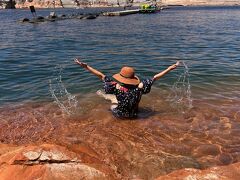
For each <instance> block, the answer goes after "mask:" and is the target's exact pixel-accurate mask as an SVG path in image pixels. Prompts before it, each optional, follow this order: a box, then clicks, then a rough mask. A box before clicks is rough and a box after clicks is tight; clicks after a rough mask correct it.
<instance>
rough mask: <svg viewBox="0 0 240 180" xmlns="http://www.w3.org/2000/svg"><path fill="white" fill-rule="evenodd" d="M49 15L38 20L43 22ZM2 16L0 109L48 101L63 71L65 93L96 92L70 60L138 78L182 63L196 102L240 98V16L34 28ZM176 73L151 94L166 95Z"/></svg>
mask: <svg viewBox="0 0 240 180" xmlns="http://www.w3.org/2000/svg"><path fill="white" fill-rule="evenodd" d="M101 10H102V9H101ZM101 10H100V9H95V10H88V11H94V12H100V11H101ZM50 11H51V10H37V14H38V15H41V16H46V15H48V14H49V12H50ZM55 11H56V13H57V14H70V13H77V12H83V10H71V9H59V10H58V9H57V10H55ZM0 16H1V19H0V28H1V37H0V41H1V45H0V48H1V49H0V62H1V67H0V94H1V98H0V104H4V103H9V102H11V103H12V102H13V103H14V102H19V101H20V102H21V101H24V100H37V101H38V100H49V99H50V98H51V94H49V80H50V79H53V78H56V77H57V75H58V73H59V70H60V69H62V80H63V82H64V84H65V86H66V88H67V89H68V91H69V92H70V93H73V94H76V93H88V92H94V91H96V89H98V88H100V87H101V83H99V81H98V79H97V78H95V77H93V76H92V75H90V74H89V73H87V72H86V71H84V70H82V69H81V68H79V67H78V66H77V65H75V64H74V63H73V59H74V58H75V57H81V58H82V59H83V60H84V61H85V62H87V63H89V64H90V65H92V66H93V67H95V68H97V69H99V70H100V71H102V72H103V73H105V74H107V75H112V74H114V73H116V72H118V71H119V69H120V68H121V67H122V66H123V65H129V66H133V67H135V68H136V72H137V75H139V76H140V77H142V78H146V77H152V76H153V75H154V74H156V73H158V72H160V71H161V70H164V68H166V67H167V66H168V65H170V64H172V63H174V62H175V61H176V60H183V61H184V62H185V63H186V64H187V66H188V67H189V69H190V84H191V87H192V96H193V97H196V98H207V99H208V98H217V99H218V98H219V96H221V97H222V96H223V97H226V98H238V99H239V98H240V97H239V96H240V95H239V94H240V93H239V91H240V80H239V79H240V49H239V42H240V30H239V29H240V22H239V18H240V8H237V7H225V8H224V7H222V8H206V7H205V8H204V7H202V8H201V7H200V8H199V7H198V8H184V7H181V8H172V9H169V10H165V11H162V12H161V13H157V14H149V15H145V14H143V15H139V14H136V15H131V16H124V17H99V18H97V19H95V20H79V19H72V20H65V21H58V22H53V23H50V22H48V23H39V24H22V23H18V22H17V20H19V19H21V18H24V17H28V18H31V13H30V11H29V10H2V11H0ZM180 71H181V70H176V71H174V72H171V73H170V74H168V75H167V76H166V77H164V78H163V79H162V80H160V81H159V82H157V83H155V85H154V86H156V87H159V88H162V89H166V90H167V89H168V88H169V87H170V86H172V85H173V83H174V82H175V81H176V79H177V77H178V75H179V73H180Z"/></svg>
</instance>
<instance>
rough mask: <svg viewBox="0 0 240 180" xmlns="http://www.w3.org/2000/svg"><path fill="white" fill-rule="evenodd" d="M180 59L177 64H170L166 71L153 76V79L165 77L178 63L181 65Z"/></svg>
mask: <svg viewBox="0 0 240 180" xmlns="http://www.w3.org/2000/svg"><path fill="white" fill-rule="evenodd" d="M179 63H180V62H179V61H177V62H176V63H175V64H173V65H171V66H169V67H168V68H167V69H165V70H164V71H162V72H160V73H158V74H156V75H155V76H153V80H154V81H156V80H158V79H160V78H161V77H163V76H164V75H165V74H167V73H168V72H170V71H171V70H173V69H175V68H176V67H177V66H178V65H179Z"/></svg>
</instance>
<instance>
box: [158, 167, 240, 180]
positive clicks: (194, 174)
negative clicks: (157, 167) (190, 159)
mask: <svg viewBox="0 0 240 180" xmlns="http://www.w3.org/2000/svg"><path fill="white" fill-rule="evenodd" d="M239 177H240V163H235V164H231V165H228V166H219V167H212V168H209V169H206V170H197V169H191V168H189V169H182V170H178V171H174V172H172V173H170V174H168V175H165V176H160V177H158V178H156V180H172V179H175V180H181V179H192V180H202V179H209V180H219V179H221V180H238V179H239Z"/></svg>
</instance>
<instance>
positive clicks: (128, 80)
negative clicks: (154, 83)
mask: <svg viewBox="0 0 240 180" xmlns="http://www.w3.org/2000/svg"><path fill="white" fill-rule="evenodd" d="M113 78H114V79H116V80H117V81H119V82H121V83H124V84H129V85H138V84H139V83H140V79H139V78H138V77H137V76H135V72H134V69H133V68H131V67H127V66H125V67H123V68H122V69H121V71H120V73H117V74H114V75H113Z"/></svg>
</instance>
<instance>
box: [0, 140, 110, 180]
mask: <svg viewBox="0 0 240 180" xmlns="http://www.w3.org/2000/svg"><path fill="white" fill-rule="evenodd" d="M1 147H4V148H5V149H6V146H0V148H1ZM10 148H11V149H9V151H6V153H4V154H2V155H1V156H0V177H1V180H8V179H15V180H18V179H19V180H20V179H25V180H28V179H29V180H30V179H69V180H71V179H83V178H86V177H87V178H88V179H111V178H110V177H109V176H108V175H107V174H106V173H105V172H104V171H106V169H107V168H104V165H103V164H99V166H98V167H103V168H96V165H94V164H92V165H91V164H89V163H83V162H82V160H81V155H80V154H77V153H74V152H71V151H69V150H68V149H67V148H65V147H61V146H58V145H51V144H43V145H40V146H20V147H14V148H13V147H10ZM111 173H112V172H109V173H108V174H111Z"/></svg>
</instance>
